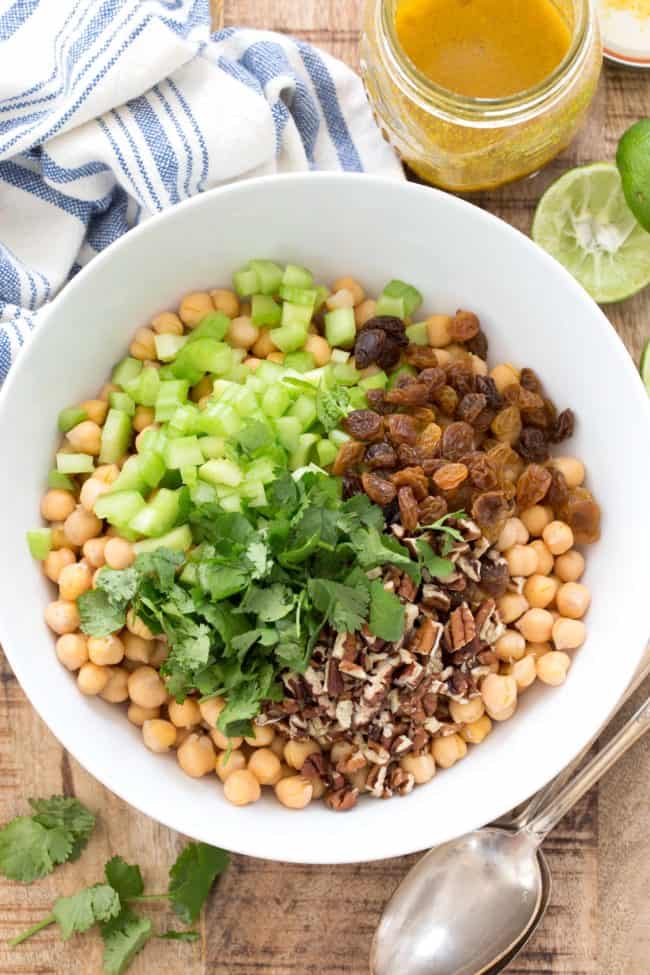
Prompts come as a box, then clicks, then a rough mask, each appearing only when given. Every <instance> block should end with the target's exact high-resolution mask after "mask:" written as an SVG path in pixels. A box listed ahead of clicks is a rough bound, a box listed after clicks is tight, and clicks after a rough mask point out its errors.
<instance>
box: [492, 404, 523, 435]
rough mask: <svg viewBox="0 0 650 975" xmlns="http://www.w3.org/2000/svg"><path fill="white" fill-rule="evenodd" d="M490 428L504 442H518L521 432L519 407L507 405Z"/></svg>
mask: <svg viewBox="0 0 650 975" xmlns="http://www.w3.org/2000/svg"><path fill="white" fill-rule="evenodd" d="M490 429H491V430H492V433H493V434H494V436H495V437H496V438H497V440H500V441H501V442H502V443H508V444H514V443H516V442H517V440H519V435H520V433H521V414H520V412H519V409H518V407H516V406H506V407H504V409H502V410H499V412H498V413H497V415H496V416H495V418H494V419H493V420H492V423H491V424H490Z"/></svg>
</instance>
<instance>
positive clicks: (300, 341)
mask: <svg viewBox="0 0 650 975" xmlns="http://www.w3.org/2000/svg"><path fill="white" fill-rule="evenodd" d="M284 307H285V308H287V307H288V306H287V305H285V306H284ZM306 338H307V326H306V325H300V324H299V323H297V324H294V325H282V326H281V327H280V328H274V329H272V330H271V341H272V342H273V344H274V345H276V346H277V348H278V349H280V350H281V351H282V352H295V351H296V349H301V348H302V347H303V345H304V344H305V340H306ZM258 371H259V370H258Z"/></svg>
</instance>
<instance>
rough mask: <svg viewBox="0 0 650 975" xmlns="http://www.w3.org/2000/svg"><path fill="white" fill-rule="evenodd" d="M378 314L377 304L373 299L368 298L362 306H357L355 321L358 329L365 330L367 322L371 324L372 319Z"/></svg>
mask: <svg viewBox="0 0 650 975" xmlns="http://www.w3.org/2000/svg"><path fill="white" fill-rule="evenodd" d="M376 314H377V302H376V301H374V300H373V299H372V298H366V300H365V301H362V302H361V304H359V305H357V307H356V308H355V309H354V320H355V322H356V325H357V328H363V326H364V325H365V324H366V322H369V321H370V319H371V318H374V317H375V315H376Z"/></svg>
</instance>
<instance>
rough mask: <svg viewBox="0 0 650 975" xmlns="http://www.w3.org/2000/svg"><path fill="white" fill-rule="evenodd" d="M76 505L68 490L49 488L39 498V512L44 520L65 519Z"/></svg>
mask: <svg viewBox="0 0 650 975" xmlns="http://www.w3.org/2000/svg"><path fill="white" fill-rule="evenodd" d="M76 506H77V502H76V501H75V499H74V495H72V494H71V493H70V491H62V490H61V489H60V488H51V490H49V491H48V492H47V493H46V494H44V495H43V497H42V499H41V514H42V515H43V517H44V518H45V519H46V521H65V519H66V518H67V517H68V515H70V514H72V512H73V511H74V509H75V508H76Z"/></svg>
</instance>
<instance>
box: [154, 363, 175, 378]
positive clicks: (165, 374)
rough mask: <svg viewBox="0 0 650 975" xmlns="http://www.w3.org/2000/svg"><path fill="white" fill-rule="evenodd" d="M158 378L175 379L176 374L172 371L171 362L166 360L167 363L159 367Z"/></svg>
mask: <svg viewBox="0 0 650 975" xmlns="http://www.w3.org/2000/svg"><path fill="white" fill-rule="evenodd" d="M158 378H159V379H161V380H162V379H176V376H175V375H174V373H173V372H172V364H171V362H168V363H167V365H165V366H161V367H160V369H159V370H158Z"/></svg>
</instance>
